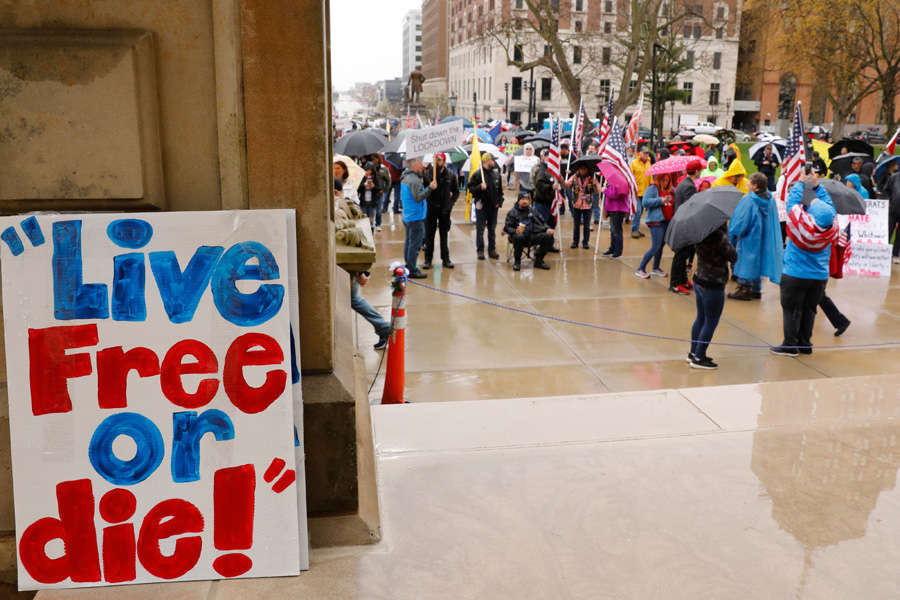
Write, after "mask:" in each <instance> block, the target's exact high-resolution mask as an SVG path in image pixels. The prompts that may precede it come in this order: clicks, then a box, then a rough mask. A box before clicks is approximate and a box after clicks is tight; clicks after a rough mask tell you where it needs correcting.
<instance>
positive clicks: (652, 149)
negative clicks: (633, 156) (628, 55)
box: [650, 44, 658, 155]
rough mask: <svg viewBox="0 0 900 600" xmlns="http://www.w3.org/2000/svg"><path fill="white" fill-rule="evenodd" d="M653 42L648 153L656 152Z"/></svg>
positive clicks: (654, 47) (655, 45)
mask: <svg viewBox="0 0 900 600" xmlns="http://www.w3.org/2000/svg"><path fill="white" fill-rule="evenodd" d="M657 47H658V46H657V44H653V65H652V67H653V73H652V77H653V81H651V82H650V85H651V89H650V153H651V154H653V155H655V154H656V140H655V137H656V48H657Z"/></svg>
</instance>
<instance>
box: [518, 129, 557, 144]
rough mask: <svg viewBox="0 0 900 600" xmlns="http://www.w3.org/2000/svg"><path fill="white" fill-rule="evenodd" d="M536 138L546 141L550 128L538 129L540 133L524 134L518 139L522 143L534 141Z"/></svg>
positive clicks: (548, 137)
mask: <svg viewBox="0 0 900 600" xmlns="http://www.w3.org/2000/svg"><path fill="white" fill-rule="evenodd" d="M536 140H546V141H550V130H549V129H542V130H541V131H540V133H537V134H532V135H529V136H525V137H524V138H522V139H521V140H519V141H520V142H521V143H523V144H527V143H528V142H534V141H536Z"/></svg>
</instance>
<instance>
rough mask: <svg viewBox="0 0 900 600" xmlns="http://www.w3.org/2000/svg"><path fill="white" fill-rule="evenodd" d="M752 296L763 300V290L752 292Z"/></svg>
mask: <svg viewBox="0 0 900 600" xmlns="http://www.w3.org/2000/svg"><path fill="white" fill-rule="evenodd" d="M750 297H751V298H753V299H754V300H762V292H750Z"/></svg>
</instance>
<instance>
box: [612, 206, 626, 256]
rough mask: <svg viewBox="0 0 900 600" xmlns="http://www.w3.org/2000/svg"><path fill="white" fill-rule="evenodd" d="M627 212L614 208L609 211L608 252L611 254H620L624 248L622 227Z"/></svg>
mask: <svg viewBox="0 0 900 600" xmlns="http://www.w3.org/2000/svg"><path fill="white" fill-rule="evenodd" d="M627 214H628V213H625V212H622V211H618V210H614V211H611V212H609V252H610V254H612V256H614V257H616V256H622V251H623V250H624V243H623V235H622V229H623V227H624V224H625V216H626V215H627Z"/></svg>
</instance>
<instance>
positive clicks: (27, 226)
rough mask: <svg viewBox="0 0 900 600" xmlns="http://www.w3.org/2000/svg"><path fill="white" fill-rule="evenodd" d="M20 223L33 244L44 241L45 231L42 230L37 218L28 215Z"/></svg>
mask: <svg viewBox="0 0 900 600" xmlns="http://www.w3.org/2000/svg"><path fill="white" fill-rule="evenodd" d="M20 225H21V226H22V231H24V232H25V235H27V236H28V240H29V241H30V242H31V245H32V246H40V245H41V244H43V243H44V232H43V231H41V226H40V225H39V224H38V222H37V219H35V218H34V217H33V216H31V217H28V218H27V219H25V220H24V221H22V222H21V223H20Z"/></svg>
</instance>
